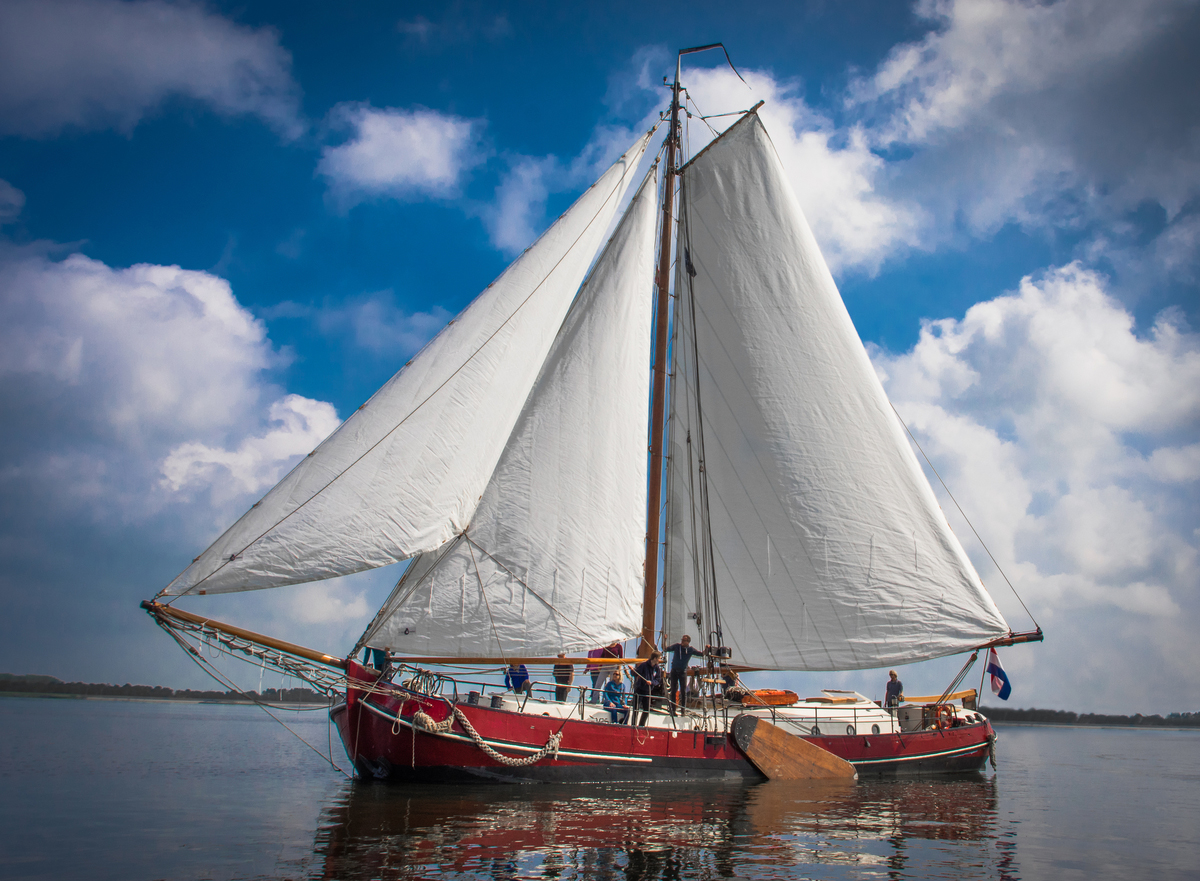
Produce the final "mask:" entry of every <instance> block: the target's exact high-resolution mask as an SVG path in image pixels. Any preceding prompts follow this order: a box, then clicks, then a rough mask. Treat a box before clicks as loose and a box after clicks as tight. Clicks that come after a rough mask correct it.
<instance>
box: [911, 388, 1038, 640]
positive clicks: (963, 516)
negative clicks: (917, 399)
mask: <svg viewBox="0 0 1200 881" xmlns="http://www.w3.org/2000/svg"><path fill="white" fill-rule="evenodd" d="M888 406H889V407H891V408H892V412H893V413H895V414H896V418H897V419H899V420H900V425H901V426H902V427H903V428H904V431H905V433H906V434H907V435H908V436H909V437H910V438H912V442H913V443H914V444H915V445H916V447H917V449H918V450H920V452H921V458H923V459H924V460H925V461H926V463H927V464H928V465H929V469H930V470H931V471H932V472H933V473H934V475H935V476H936V477H937V479H938V483H940V484H941V485H942V489H944V490H945V491H946V495H948V496H949V497H950V501H952V502H954V507H956V508H957V509H958V513H960V514H962V518H963V520H966V521H967V526H969V527H971V532H973V533H975V538H977V539H979V544H980V546H981V547H982V548H983V550H984V552H985V553H987V555H988V559H990V560H991V561H992V564H993V565H995V567H996V571H997V572H999V573H1000V577H1002V578H1003V579H1004V581H1005V583H1006V584H1008V588H1009V590H1011V591H1012V592H1013V596H1015V597H1016V598H1017V602H1018V603H1020V604H1021V608H1022V609H1024V610H1025V614H1026V615H1028V616H1029V620H1030V621H1032V622H1033V623H1034V624H1035V625H1036V626H1037V628H1038V629H1039V630H1040V629H1041V625H1040V624H1038V622H1037V618H1034V617H1033V613H1032V612H1030V611H1029V607H1028V606H1027V605H1025V601H1024V600H1023V599H1021V595H1020V594H1019V593H1017V589H1016V588H1015V587H1013V583H1012V582H1011V581H1009V580H1008V575H1007V574H1006V573H1005V571H1004V569H1003V568H1002V567H1001V565H1000V563H999V562H998V561H997V560H996V558H995V557H994V556H992V551H991V549H990V548H989V547H988V546H987V542H985V541H984V540H983V538H982V537H981V536H980V535H979V533H978V531H976V529H975V524H973V523H972V522H971V518H970V517H968V516H967V512H966V511H964V510H963V509H962V505H960V504H959V503H958V499H956V498H954V493H952V492H950V487H948V486H946V481H944V480H942V475H940V474H938V470H937V468H935V467H934V465H933V462H930V461H929V457H928V456H927V455H925V450H924V449H923V448H922V447H921V444H920V442H919V441H918V440H917V439H916V437H915V436H914V435H913V433H912V432H911V431H909V430H908V424H907V423H905V421H904V419H903V417H901V416H900V411H899V410H897V409H896V405H895V404H893V403H892V402H891V401H890V400H889V401H888Z"/></svg>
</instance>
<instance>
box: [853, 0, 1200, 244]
mask: <svg viewBox="0 0 1200 881" xmlns="http://www.w3.org/2000/svg"><path fill="white" fill-rule="evenodd" d="M918 13H919V14H920V15H923V16H924V17H925V18H927V19H929V20H930V21H931V23H932V24H933V25H934V30H932V31H931V32H930V33H928V34H927V35H926V36H925V37H924V38H923V39H921V40H919V41H916V42H913V43H906V44H902V45H900V46H897V47H895V48H894V49H893V50H892V52H891V54H890V55H889V57H888V58H887V59H886V60H885V61H884V62H883V63H882V64H881V65H880V66H879V67H878V68H877V69H876V70H875V71H874V73H873V74H870V75H867V76H864V77H863V78H861V79H859V80H857V81H855V82H854V83H852V85H851V89H850V96H849V102H848V107H849V108H850V110H851V111H852V112H854V113H856V114H860V115H861V118H862V119H863V125H864V128H865V130H866V131H867V133H868V135H869V138H870V140H871V142H872V144H874V145H875V146H877V147H882V148H892V147H896V146H897V145H899V146H900V147H902V148H906V149H909V150H915V153H914V155H913V156H912V158H911V159H910V160H908V161H905V162H903V163H901V166H902V170H901V171H900V173H899V175H898V180H897V182H896V184H895V186H894V187H893V188H892V189H891V192H892V193H894V194H895V195H896V196H898V197H899V196H901V195H904V194H917V193H921V194H924V196H925V197H926V198H928V199H929V201H928V202H927V207H928V208H929V209H930V210H931V211H933V212H934V213H935V214H936V215H937V216H938V219H939V223H940V227H941V229H940V230H939V233H938V234H939V236H940V237H942V238H944V237H946V236H947V235H949V234H950V231H951V230H952V228H953V226H954V225H955V224H956V223H959V222H963V221H965V224H966V226H967V227H968V228H969V230H970V231H971V232H972V233H973V234H975V235H988V234H991V233H992V232H994V231H996V230H997V229H999V228H1000V227H1001V226H1003V225H1004V224H1006V223H1008V222H1013V221H1015V222H1018V223H1021V224H1024V225H1026V226H1044V225H1054V224H1060V225H1061V224H1074V225H1084V224H1086V223H1087V222H1089V221H1090V220H1092V219H1095V218H1097V217H1101V218H1107V219H1111V218H1112V217H1114V216H1117V215H1119V214H1120V213H1121V212H1125V211H1129V210H1132V209H1134V208H1136V207H1137V206H1139V205H1140V204H1141V203H1142V202H1143V201H1145V200H1152V201H1156V202H1158V203H1159V204H1161V205H1162V206H1163V208H1164V209H1165V210H1166V212H1167V214H1168V216H1169V217H1173V216H1174V215H1175V214H1177V213H1178V212H1179V211H1180V210H1181V209H1182V208H1183V207H1184V206H1185V205H1186V204H1187V202H1188V201H1189V200H1190V199H1193V198H1195V197H1196V196H1197V195H1198V194H1200V102H1198V101H1197V98H1196V93H1195V90H1193V89H1189V88H1181V87H1180V84H1181V83H1184V82H1192V81H1194V80H1195V79H1196V78H1197V76H1200V60H1198V58H1197V56H1196V53H1195V52H1194V45H1195V41H1196V39H1197V35H1198V34H1200V9H1198V8H1197V7H1196V5H1195V4H1194V3H1188V2H1185V0H1145V2H1138V3H1127V2H1122V0H1060V2H1056V3H1027V2H1018V0H937V2H933V0H928V2H923V3H921V4H919V5H918ZM1193 259H1194V258H1193Z"/></svg>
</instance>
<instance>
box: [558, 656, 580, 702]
mask: <svg viewBox="0 0 1200 881" xmlns="http://www.w3.org/2000/svg"><path fill="white" fill-rule="evenodd" d="M558 656H559V658H565V657H566V656H567V653H566V652H559V653H558ZM574 680H575V668H574V667H573V666H572V665H571V664H555V665H554V681H555V682H557V683H558V686H557V687H556V688H555V689H554V699H555V700H557V701H558V702H559V703H560V704H561V703H562V702H563V701H565V700H566V699H567V697H568V696H569V695H570V694H571V683H572V682H573V681H574Z"/></svg>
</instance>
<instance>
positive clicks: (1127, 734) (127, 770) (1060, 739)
mask: <svg viewBox="0 0 1200 881" xmlns="http://www.w3.org/2000/svg"><path fill="white" fill-rule="evenodd" d="M282 715H284V716H285V718H286V721H287V722H288V723H289V724H290V725H291V726H292V727H293V728H294V729H295V730H296V731H297V732H298V733H299V734H301V735H302V736H303V737H304V738H305V739H306V740H308V741H309V742H310V743H312V744H313V745H314V746H317V747H318V748H320V749H321V750H322V751H328V748H329V747H328V745H329V735H330V732H329V728H328V725H327V723H326V719H325V715H324V713H306V714H292V713H288V714H282ZM0 731H3V735H2V736H0V785H2V787H3V788H2V796H3V797H2V798H0V830H2V831H0V877H3V878H14V879H16V878H21V879H25V878H29V879H56V881H57V879H64V878H87V879H110V878H111V879H132V881H137V879H155V878H171V879H193V878H195V879H200V878H214V879H224V878H272V879H279V878H339V879H370V878H426V877H435V876H437V877H445V876H451V877H459V878H479V879H483V878H497V879H516V878H558V879H574V878H600V879H607V878H612V879H631V878H664V879H674V878H700V879H706V878H754V879H766V878H831V879H840V878H888V879H899V878H920V879H924V878H955V879H964V878H997V879H1017V878H1023V879H1038V878H1053V879H1055V881H1059V879H1071V878H1089V879H1090V878H1106V877H1107V878H1122V879H1127V878H1197V877H1200V841H1198V839H1200V732H1191V731H1188V732H1176V731H1128V730H1116V729H1101V730H1086V729H1084V730H1081V729H1075V728H1035V727H1022V726H1005V727H1002V728H1000V729H999V731H1000V744H999V762H1000V767H999V771H998V773H996V774H995V775H992V774H991V773H990V772H989V773H988V774H986V775H980V776H977V777H970V778H968V779H955V780H921V781H913V782H902V783H859V784H856V785H849V786H836V787H805V786H797V785H795V784H774V783H763V784H757V785H742V784H728V785H721V786H704V787H698V786H686V787H685V786H629V785H621V786H616V785H614V786H586V787H584V786H570V787H567V786H553V787H537V786H524V787H517V786H504V787H495V786H492V787H430V786H426V787H411V788H409V787H387V786H382V785H373V784H360V783H354V782H351V781H349V780H347V779H346V777H345V776H344V775H343V774H342V773H340V772H338V771H335V770H333V769H332V768H331V767H330V766H329V765H328V764H327V763H326V764H322V760H321V759H319V758H318V757H317V755H316V754H315V753H313V752H312V751H310V750H309V749H308V747H306V746H304V745H303V744H301V743H300V742H299V741H298V740H296V739H295V738H294V737H293V736H292V735H291V734H289V733H288V732H287V731H285V730H284V729H282V728H281V727H280V726H279V725H277V724H276V723H275V722H273V721H272V720H271V719H269V718H267V717H266V716H265V715H264V714H263V713H262V711H260V710H258V709H256V708H254V707H229V706H221V705H193V704H161V703H133V702H119V701H111V702H110V701H82V700H47V699H33V698H3V699H0ZM332 736H333V748H334V753H333V755H334V758H335V759H336V760H338V761H339V763H340V764H341V765H342V766H345V764H346V762H345V757H344V755H343V754H341V748H340V745H339V744H338V742H337V735H336V733H334V734H333V735H332Z"/></svg>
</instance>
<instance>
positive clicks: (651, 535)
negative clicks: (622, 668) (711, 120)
mask: <svg viewBox="0 0 1200 881" xmlns="http://www.w3.org/2000/svg"><path fill="white" fill-rule="evenodd" d="M682 57H683V53H682V52H681V53H679V57H678V58H677V59H676V62H675V83H674V85H673V86H671V127H670V128H669V129H667V142H666V156H665V157H664V158H665V159H666V163H665V168H666V174H665V175H664V177H663V205H662V227H661V229H660V234H659V245H658V271H657V273H656V274H655V276H654V284H655V287H656V288H657V289H658V299H657V301H656V305H655V312H654V370H653V372H652V374H651V376H652V378H653V381H654V395H653V398H652V399H651V401H652V403H651V407H650V475H649V491H650V492H649V496H650V498H649V505H648V509H647V512H646V565H645V568H644V570H643V571H644V572H645V576H646V584H645V588H644V591H643V594H642V641H641V643H640V644H639V646H638V656H639V657H642V658H648V657H649V656H650V652H651V651H653V649H654V647H655V639H654V621H655V616H656V612H657V611H658V553H659V536H660V534H661V530H662V520H661V517H662V476H663V474H662V466H663V461H662V459H663V428H664V424H665V417H666V402H667V323H668V322H667V312H668V308H669V305H670V297H669V285H670V275H671V231H672V230H671V220H672V212H673V210H674V205H675V165H676V162H677V160H676V153H675V151H676V149H677V148H678V146H679V91H680V86H679V69H680V59H682Z"/></svg>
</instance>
